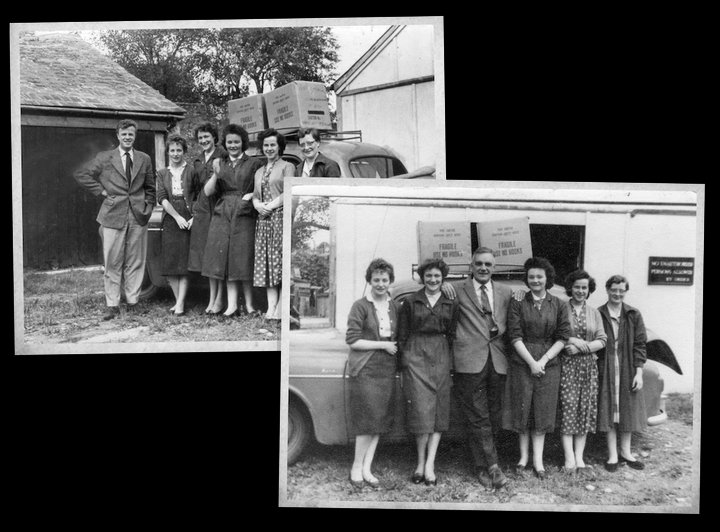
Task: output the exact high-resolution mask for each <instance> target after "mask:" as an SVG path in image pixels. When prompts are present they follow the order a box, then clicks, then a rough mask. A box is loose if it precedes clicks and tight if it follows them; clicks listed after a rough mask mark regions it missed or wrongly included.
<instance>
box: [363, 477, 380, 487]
mask: <svg viewBox="0 0 720 532" xmlns="http://www.w3.org/2000/svg"><path fill="white" fill-rule="evenodd" d="M365 484H367V485H368V486H370V487H371V488H372V489H377V488H379V487H380V481H379V480H367V479H365Z"/></svg>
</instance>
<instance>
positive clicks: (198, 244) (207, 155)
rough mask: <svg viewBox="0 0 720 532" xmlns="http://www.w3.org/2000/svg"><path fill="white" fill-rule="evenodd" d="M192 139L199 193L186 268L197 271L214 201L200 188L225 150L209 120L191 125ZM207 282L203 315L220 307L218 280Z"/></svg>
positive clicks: (200, 262) (214, 312) (210, 278)
mask: <svg viewBox="0 0 720 532" xmlns="http://www.w3.org/2000/svg"><path fill="white" fill-rule="evenodd" d="M195 140H196V141H197V143H198V144H199V145H200V147H201V148H202V150H203V152H202V153H201V154H200V156H199V157H197V158H196V159H195V160H194V161H193V166H194V167H195V173H197V175H198V179H199V181H200V193H199V195H198V199H197V201H196V202H195V205H194V207H193V225H192V229H191V231H190V251H189V254H188V270H190V271H191V272H198V273H199V272H201V271H202V264H203V254H204V252H205V245H206V243H207V236H208V230H209V229H210V219H211V218H212V213H213V209H214V208H215V201H214V200H211V199H210V198H208V197H207V196H206V195H205V191H204V190H203V187H204V186H205V183H207V181H208V179H210V176H211V175H212V171H213V169H212V167H213V161H214V160H215V159H217V158H218V157H226V156H227V152H226V151H225V149H224V148H223V147H222V146H218V145H217V143H218V140H219V139H218V132H217V128H216V127H215V126H214V125H213V124H211V123H210V122H206V123H204V124H200V125H199V126H198V127H196V128H195ZM208 281H209V285H210V299H209V301H208V304H207V307H206V308H205V314H218V313H220V311H221V310H222V308H223V307H222V301H223V297H222V293H223V290H222V286H223V285H222V283H221V282H220V281H219V280H218V279H214V278H212V277H209V278H208Z"/></svg>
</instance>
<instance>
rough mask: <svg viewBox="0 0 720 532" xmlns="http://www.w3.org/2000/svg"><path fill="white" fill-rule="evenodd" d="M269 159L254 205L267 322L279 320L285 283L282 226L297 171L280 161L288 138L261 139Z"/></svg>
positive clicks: (257, 282)
mask: <svg viewBox="0 0 720 532" xmlns="http://www.w3.org/2000/svg"><path fill="white" fill-rule="evenodd" d="M258 141H259V142H260V145H261V146H262V150H263V153H264V154H265V157H267V161H266V163H265V166H264V167H262V168H260V169H259V170H258V171H257V172H255V192H254V196H253V205H254V206H255V210H256V211H257V212H258V221H257V225H256V226H255V277H254V280H253V285H254V286H264V287H266V288H267V301H268V308H267V312H266V313H265V318H266V319H269V320H279V319H280V305H279V302H280V283H281V281H282V223H283V187H284V184H285V178H286V177H292V176H293V175H294V173H295V167H294V166H293V165H292V163H289V162H287V161H283V160H282V159H281V157H282V154H283V152H284V151H285V137H283V136H282V135H281V134H280V133H278V132H277V131H275V130H274V129H267V130H265V131H263V132H262V133H260V135H258Z"/></svg>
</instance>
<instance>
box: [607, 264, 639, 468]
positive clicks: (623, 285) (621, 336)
mask: <svg viewBox="0 0 720 532" xmlns="http://www.w3.org/2000/svg"><path fill="white" fill-rule="evenodd" d="M605 289H606V290H607V294H608V301H607V303H606V304H604V305H602V306H601V307H600V308H599V309H598V310H599V311H600V315H601V316H602V320H603V326H604V328H605V332H606V333H607V337H608V339H607V345H606V347H605V349H604V350H603V351H601V352H600V353H599V359H598V370H599V373H600V395H599V397H598V403H599V404H598V430H599V431H600V432H606V433H607V446H608V461H607V462H605V469H607V470H608V471H610V472H613V471H617V467H618V460H619V461H621V462H625V463H627V464H628V465H629V466H630V467H632V468H633V469H643V468H644V467H645V465H644V464H643V463H642V462H641V461H640V460H637V459H636V458H635V457H634V456H633V454H632V451H631V449H630V443H631V437H632V433H633V432H640V431H642V430H643V429H644V428H645V427H646V425H647V418H646V412H645V399H644V396H643V394H642V393H640V390H642V387H643V377H642V375H643V373H642V372H643V366H644V365H645V361H646V360H647V351H646V348H645V343H646V341H647V336H646V333H645V323H644V322H643V317H642V314H640V311H639V310H638V309H636V308H633V307H631V306H630V305H628V304H627V303H625V302H624V301H623V300H624V299H625V293H626V292H627V291H628V290H629V289H630V284H629V283H628V281H627V279H626V278H625V277H623V276H622V275H613V276H612V277H610V278H609V279H608V280H607V282H606V283H605ZM618 432H620V452H619V454H618V449H617V433H618Z"/></svg>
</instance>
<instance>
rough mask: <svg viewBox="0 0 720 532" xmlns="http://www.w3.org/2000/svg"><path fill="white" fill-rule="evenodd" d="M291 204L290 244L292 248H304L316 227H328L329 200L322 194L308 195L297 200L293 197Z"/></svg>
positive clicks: (325, 228) (326, 228)
mask: <svg viewBox="0 0 720 532" xmlns="http://www.w3.org/2000/svg"><path fill="white" fill-rule="evenodd" d="M293 204H294V205H293V210H294V212H293V223H292V235H291V241H290V242H291V244H290V245H291V247H292V249H293V250H298V249H304V248H307V246H308V243H309V242H310V239H311V238H312V237H313V235H314V234H315V232H316V231H317V230H318V229H324V230H328V229H330V223H329V214H330V200H329V199H328V198H326V197H322V196H318V197H309V196H308V197H303V198H302V199H301V200H300V201H298V202H296V200H295V198H293Z"/></svg>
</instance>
